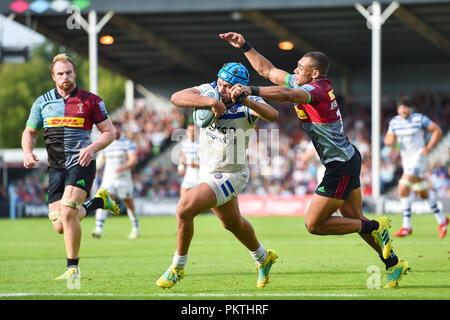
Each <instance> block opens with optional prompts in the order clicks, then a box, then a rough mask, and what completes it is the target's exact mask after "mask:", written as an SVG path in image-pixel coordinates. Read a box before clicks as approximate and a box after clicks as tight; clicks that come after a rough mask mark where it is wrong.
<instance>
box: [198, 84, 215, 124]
mask: <svg viewBox="0 0 450 320" xmlns="http://www.w3.org/2000/svg"><path fill="white" fill-rule="evenodd" d="M200 95H201V96H204V97H211V98H214V99H217V100H220V93H219V92H218V91H217V90H216V89H215V88H213V87H211V86H210V87H209V88H206V89H203V90H202V93H201V94H200ZM193 118H194V123H195V124H196V125H197V126H198V127H200V128H206V127H208V126H210V125H211V124H212V123H213V122H214V121H215V120H216V118H214V112H212V111H211V108H210V107H204V108H200V107H197V108H194V113H193Z"/></svg>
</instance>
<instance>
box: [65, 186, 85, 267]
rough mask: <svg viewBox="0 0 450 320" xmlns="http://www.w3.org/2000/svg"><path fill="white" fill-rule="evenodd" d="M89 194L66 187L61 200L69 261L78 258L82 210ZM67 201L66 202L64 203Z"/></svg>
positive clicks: (75, 188)
mask: <svg viewBox="0 0 450 320" xmlns="http://www.w3.org/2000/svg"><path fill="white" fill-rule="evenodd" d="M86 196H87V192H86V191H84V190H82V189H80V188H77V187H74V186H70V185H69V186H66V188H65V189H64V194H63V198H62V200H61V221H62V225H63V229H64V242H65V244H66V252H67V258H68V259H76V258H78V254H79V251H80V243H81V226H80V219H79V215H80V209H81V208H82V206H81V204H82V203H83V202H84V201H85V200H86ZM64 201H66V202H64Z"/></svg>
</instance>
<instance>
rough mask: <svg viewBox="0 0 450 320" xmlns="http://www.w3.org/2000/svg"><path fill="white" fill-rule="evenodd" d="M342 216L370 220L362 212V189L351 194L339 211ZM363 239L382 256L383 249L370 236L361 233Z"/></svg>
mask: <svg viewBox="0 0 450 320" xmlns="http://www.w3.org/2000/svg"><path fill="white" fill-rule="evenodd" d="M339 211H340V212H341V214H342V216H343V217H345V218H350V219H356V220H369V219H367V218H366V217H364V215H363V210H362V195H361V189H360V188H358V189H355V190H353V191H352V192H351V193H350V196H349V197H348V199H347V200H346V201H345V202H344V204H343V205H342V206H341V208H340V209H339ZM359 235H360V236H361V238H363V239H364V241H366V242H367V243H368V244H369V245H370V246H371V247H372V248H373V249H374V250H375V251H376V252H377V253H378V254H381V249H380V247H379V246H378V245H377V243H376V242H375V240H374V239H373V237H372V236H371V235H370V234H362V233H359Z"/></svg>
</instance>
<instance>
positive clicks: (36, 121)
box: [27, 99, 44, 129]
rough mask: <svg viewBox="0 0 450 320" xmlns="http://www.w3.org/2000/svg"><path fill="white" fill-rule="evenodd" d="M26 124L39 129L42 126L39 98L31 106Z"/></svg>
mask: <svg viewBox="0 0 450 320" xmlns="http://www.w3.org/2000/svg"><path fill="white" fill-rule="evenodd" d="M27 126H29V127H32V128H33V129H41V128H42V127H43V126H44V121H43V119H42V115H41V102H40V100H39V99H38V100H36V101H35V102H34V103H33V105H32V106H31V111H30V115H29V116H28V120H27Z"/></svg>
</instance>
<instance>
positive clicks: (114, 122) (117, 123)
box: [112, 120, 122, 128]
mask: <svg viewBox="0 0 450 320" xmlns="http://www.w3.org/2000/svg"><path fill="white" fill-rule="evenodd" d="M112 124H113V126H117V127H119V128H122V122H120V121H117V120H115V121H113V122H112Z"/></svg>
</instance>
